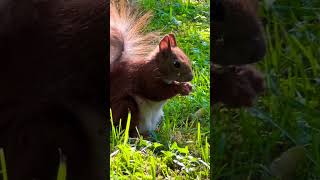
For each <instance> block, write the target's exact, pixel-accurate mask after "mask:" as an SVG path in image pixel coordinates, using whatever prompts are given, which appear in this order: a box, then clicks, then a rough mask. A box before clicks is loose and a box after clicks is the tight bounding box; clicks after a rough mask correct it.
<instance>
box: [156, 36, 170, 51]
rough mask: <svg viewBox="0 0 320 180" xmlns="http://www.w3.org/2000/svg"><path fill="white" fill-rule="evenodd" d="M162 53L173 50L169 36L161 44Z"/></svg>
mask: <svg viewBox="0 0 320 180" xmlns="http://www.w3.org/2000/svg"><path fill="white" fill-rule="evenodd" d="M159 49H160V52H162V51H168V50H171V46H170V39H169V36H168V35H166V36H164V37H163V38H162V39H161V41H160V43H159Z"/></svg>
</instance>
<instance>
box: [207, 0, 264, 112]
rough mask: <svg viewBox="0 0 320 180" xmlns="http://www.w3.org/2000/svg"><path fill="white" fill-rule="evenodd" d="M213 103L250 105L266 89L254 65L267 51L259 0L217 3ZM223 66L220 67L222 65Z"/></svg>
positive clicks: (261, 76) (212, 71)
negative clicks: (260, 17)
mask: <svg viewBox="0 0 320 180" xmlns="http://www.w3.org/2000/svg"><path fill="white" fill-rule="evenodd" d="M213 5H214V7H213V8H212V10H213V12H212V14H213V18H212V19H213V21H214V22H213V31H214V33H213V36H214V38H213V39H214V42H213V50H214V52H216V53H213V58H212V59H211V60H212V62H211V63H212V64H211V73H212V74H213V76H212V77H213V79H212V80H213V82H212V86H213V87H212V97H213V103H223V104H225V105H227V106H228V107H233V108H237V107H249V106H252V105H253V102H254V100H255V99H256V97H257V96H258V95H259V94H260V93H262V92H263V91H264V89H265V84H264V79H263V75H262V73H261V72H259V71H258V70H256V69H255V68H254V66H253V65H248V64H251V63H254V62H257V61H260V60H261V59H262V58H263V57H264V55H265V54H266V43H265V38H264V36H263V29H262V26H261V23H260V20H259V18H258V7H259V3H258V1H257V0H216V1H215V2H214V3H213ZM218 66H219V67H218Z"/></svg>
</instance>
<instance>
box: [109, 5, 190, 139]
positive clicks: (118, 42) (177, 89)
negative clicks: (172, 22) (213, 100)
mask: <svg viewBox="0 0 320 180" xmlns="http://www.w3.org/2000/svg"><path fill="white" fill-rule="evenodd" d="M140 14H143V15H140ZM151 16H152V15H151V13H150V12H146V13H141V11H140V10H139V9H137V8H135V7H134V5H132V4H130V3H128V2H127V1H126V0H119V1H111V6H110V44H111V47H110V105H111V110H112V116H113V121H114V122H115V124H118V123H119V120H120V119H121V120H122V122H126V120H127V115H128V112H129V111H130V112H131V124H130V134H131V135H134V134H136V129H135V127H137V128H138V130H139V133H140V134H148V133H149V132H150V131H153V130H155V129H156V128H157V125H158V124H159V122H160V120H161V118H162V116H163V111H162V107H163V105H164V104H165V103H166V101H167V100H168V99H170V98H172V97H174V96H176V95H178V94H180V95H183V96H186V95H188V94H189V93H190V92H191V91H192V85H191V83H190V82H189V81H191V80H192V79H193V72H192V67H191V63H190V60H189V58H188V57H187V55H186V54H185V53H184V52H183V51H182V50H181V49H180V48H179V47H178V45H177V42H176V39H175V36H174V35H173V34H171V33H170V34H167V35H165V36H164V37H163V38H162V39H161V40H160V41H159V44H158V45H154V42H157V40H158V37H159V36H158V35H157V33H155V32H151V33H144V30H145V29H144V27H145V26H147V25H148V23H149V20H150V18H151ZM122 124H123V123H122Z"/></svg>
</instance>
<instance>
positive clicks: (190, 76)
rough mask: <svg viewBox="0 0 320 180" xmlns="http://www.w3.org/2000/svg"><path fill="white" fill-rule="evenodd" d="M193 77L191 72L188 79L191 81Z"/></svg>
mask: <svg viewBox="0 0 320 180" xmlns="http://www.w3.org/2000/svg"><path fill="white" fill-rule="evenodd" d="M192 79H193V73H192V72H190V73H189V74H188V75H187V81H191V80H192Z"/></svg>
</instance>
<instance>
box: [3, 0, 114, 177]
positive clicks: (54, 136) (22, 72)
mask: <svg viewBox="0 0 320 180" xmlns="http://www.w3.org/2000/svg"><path fill="white" fill-rule="evenodd" d="M5 2H6V3H1V4H0V21H1V22H5V25H3V24H2V23H0V52H1V57H0V58H1V61H0V82H1V83H2V84H3V86H2V87H1V88H0V147H2V148H4V151H5V156H6V164H7V172H8V179H10V180H30V179H41V180H42V179H43V180H51V179H56V175H57V170H58V163H59V149H60V150H61V152H62V153H63V154H64V155H65V156H66V158H67V175H68V176H67V179H68V180H72V179H77V180H81V179H85V180H87V179H96V180H100V179H101V180H102V179H106V177H107V169H106V167H107V166H108V163H107V162H106V159H107V156H108V154H107V142H106V134H105V133H106V131H105V127H106V123H105V122H106V117H105V115H104V110H105V109H104V103H105V88H106V87H105V74H106V72H105V57H107V52H105V50H106V41H105V40H106V38H105V36H106V35H105V30H106V25H105V24H106V19H107V18H106V14H107V5H106V3H105V1H103V0H94V1H92V0H69V1H56V0H47V1H33V0H25V1H19V0H6V1H5ZM2 20H3V21H2Z"/></svg>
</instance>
